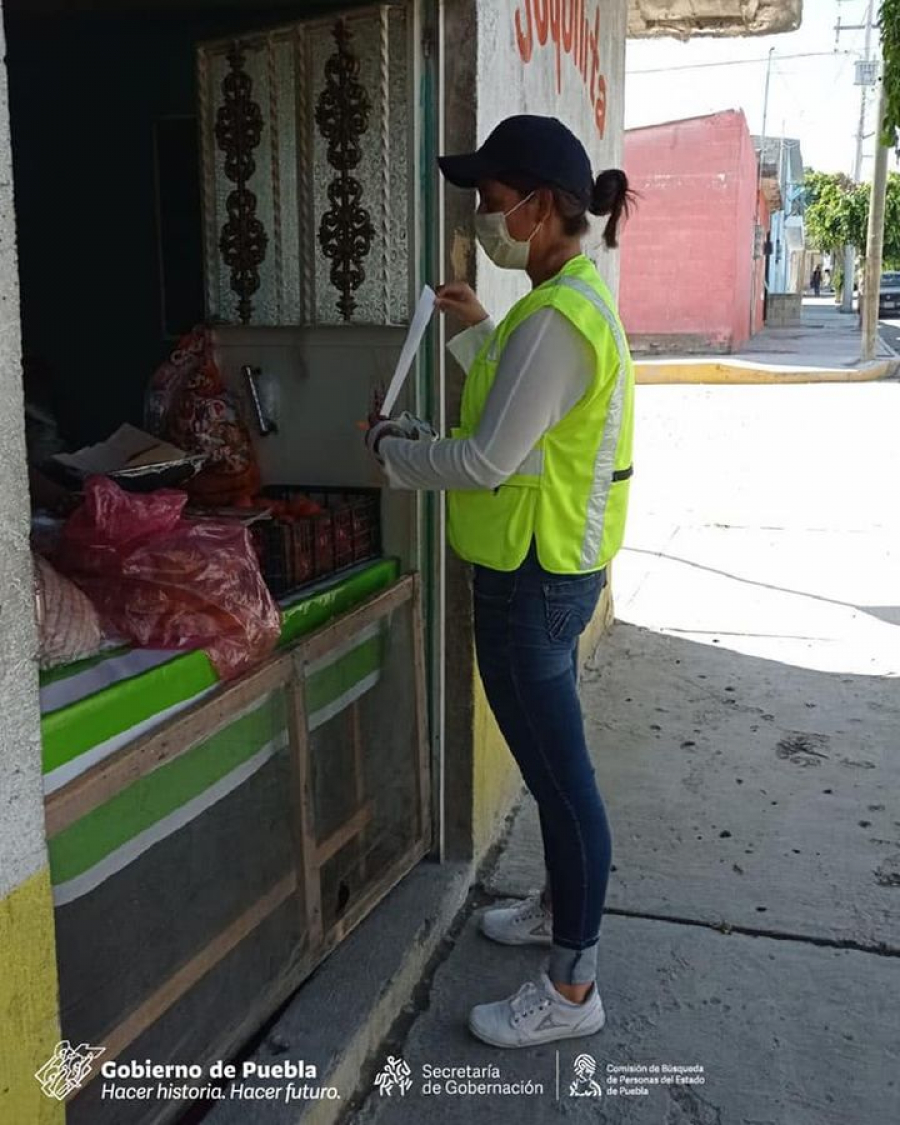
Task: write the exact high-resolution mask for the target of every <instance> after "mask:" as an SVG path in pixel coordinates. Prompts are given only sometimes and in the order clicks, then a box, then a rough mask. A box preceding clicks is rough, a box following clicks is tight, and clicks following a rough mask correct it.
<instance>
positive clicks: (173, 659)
mask: <svg viewBox="0 0 900 1125" xmlns="http://www.w3.org/2000/svg"><path fill="white" fill-rule="evenodd" d="M398 575H399V565H398V563H397V562H396V560H393V559H386V560H379V561H378V562H375V563H372V564H369V565H366V566H363V567H361V568H359V569H358V570H357V571H355V572H352V573H349V574H348V575H346V576H344V577H343V578H340V579H338V580H335V581H332V582H331V583H329V584H327V585H325V586H323V587H321V588H319V589H317V590H313V591H311V592H309V593H307V594H306V595H304V596H302V597H301V598H300V599H298V600H297V601H296V602H294V603H293V604H289V605H287V606H285V607H284V610H283V627H282V640H281V643H282V644H287V643H289V642H290V641H293V640H295V639H296V638H298V637H300V636H303V635H305V634H307V633H310V632H312V631H313V630H315V629H317V628H319V627H321V626H322V625H323V624H325V623H326V622H328V621H329V620H331V619H332V618H334V617H335V616H337V615H338V614H340V613H343V612H345V611H346V610H348V609H350V608H351V607H353V606H354V605H357V604H359V603H360V602H362V601H364V600H365V599H366V598H367V597H369V596H370V595H371V594H373V593H375V592H377V591H378V590H380V589H384V588H385V587H387V586H389V585H390V584H391V583H392V582H394V581H395V580H396V578H397V577H398ZM382 645H383V634H382V632H381V630H380V628H379V627H378V626H375V627H372V628H369V629H366V630H364V631H362V632H361V633H359V634H357V635H356V636H355V637H353V638H352V639H351V640H350V641H349V642H347V643H346V644H345V645H343V646H342V647H341V649H340V650H338V651H336V652H334V653H331V654H329V655H328V656H327V657H325V658H323V659H322V660H319V661H317V662H316V663H315V664H313V665H311V666H310V668H309V678H308V680H307V700H306V702H307V713H308V715H309V725H310V728H311V729H314V728H315V727H317V726H319V725H321V724H322V723H324V722H327V721H328V719H329V718H332V717H333V716H334V715H336V714H338V713H340V711H341V710H343V709H344V708H345V707H346V706H348V705H349V703H351V702H352V701H353V700H354V699H357V698H359V697H360V696H361V695H362V694H364V693H365V692H366V691H368V690H369V688H371V687H372V686H373V685H374V684H375V682H376V681H377V679H378V675H379V668H380V666H381V655H382ZM66 673H68V674H66ZM129 673H130V674H129ZM107 681H112V682H107ZM98 682H99V683H106V686H104V687H102V688H101V689H100V690H97V691H94V692H93V693H91V694H85V695H81V694H80V692H81V691H82V690H84V689H89V687H90V685H91V684H92V683H93V684H97V683H98ZM216 683H217V678H216V675H215V672H214V671H213V669H212V666H211V664H210V662H209V659H208V658H207V656H206V655H205V653H202V652H191V653H184V654H176V655H174V656H173V654H171V653H165V654H161V653H157V654H147V653H138V652H137V651H136V650H134V651H126V652H121V651H117V652H115V653H110V654H109V655H108V656H107V657H106V658H105V659H102V658H101V659H100V660H99V661H96V660H95V661H89V662H83V663H82V664H80V665H74V666H71V667H70V668H69V669H66V670H64V672H63V674H62V675H60V674H59V673H57V674H55V675H50V676H46V677H42V682H41V690H42V702H43V703H44V704H46V703H48V702H49V703H51V704H52V703H53V702H57V703H59V702H60V701H66V700H69V702H64V705H63V706H58V707H56V709H53V710H48V711H46V712H45V714H44V715H43V718H42V727H43V739H44V743H43V749H44V783H45V791H46V792H48V793H49V792H53V791H54V790H55V789H58V788H59V787H60V786H62V785H64V784H66V783H67V782H68V781H70V780H72V778H74V777H77V776H78V775H79V774H81V773H83V772H84V771H85V770H86V769H88V768H89V767H90V766H92V765H94V764H95V763H96V762H98V761H102V760H103V759H104V758H106V757H108V756H109V755H111V754H113V753H115V751H116V750H118V749H119V748H120V747H121V746H122V745H125V744H127V743H128V742H129V741H131V740H132V739H133V738H135V737H137V736H138V735H139V734H141V733H143V732H144V731H146V730H149V729H152V728H153V726H155V725H157V724H158V723H159V722H161V721H163V720H164V719H165V718H168V717H169V716H171V715H172V714H175V713H177V712H178V711H180V710H182V709H184V708H185V707H187V706H190V705H191V704H192V703H194V702H195V701H196V700H197V699H199V698H202V696H204V695H205V694H207V693H209V692H210V691H212V690H214V688H215V685H216ZM286 745H287V729H286V715H285V702H284V693H283V692H282V691H277V692H273V693H272V694H270V695H268V696H267V697H265V698H264V699H263V700H258V701H255V702H254V704H253V705H252V707H251V708H250V709H249V710H248V711H247V712H245V713H244V714H243V715H241V716H239V717H238V718H237V719H235V721H234V722H233V723H231V724H229V726H228V727H227V728H225V729H224V730H221V731H219V732H218V733H216V734H215V735H213V736H212V737H210V738H209V739H207V740H206V741H204V742H202V743H200V744H198V745H197V746H194V747H193V748H192V749H191V750H189V751H188V752H187V753H185V754H183V755H181V756H180V757H178V758H177V759H175V760H174V761H171V762H167V763H165V764H163V765H162V766H160V767H159V768H157V769H156V770H154V771H153V772H152V773H150V774H147V775H146V776H144V777H142V778H140V779H139V780H137V781H136V782H134V783H133V784H132V785H130V786H128V788H127V789H125V790H123V791H121V792H120V793H117V794H116V795H115V796H114V797H113V798H111V799H110V800H109V801H107V802H106V803H105V804H103V805H101V806H99V807H98V808H96V809H93V810H92V811H91V812H89V813H87V814H86V815H85V816H84V817H82V818H81V819H80V820H78V821H76V822H75V823H74V824H71V825H69V827H67V828H65V829H64V830H63V831H61V832H59V833H58V834H57V835H55V836H53V837H51V839H50V840H49V852H50V871H51V876H52V880H53V884H54V897H55V900H56V903H57V905H58V906H62V905H65V904H66V903H69V902H72V901H74V900H75V899H76V898H80V897H81V896H83V895H85V894H87V893H89V892H90V891H91V890H93V889H94V888H95V887H97V886H99V885H100V884H101V883H102V882H104V881H105V880H106V879H108V878H110V877H111V876H112V875H114V874H115V873H116V872H118V871H121V870H122V869H123V868H124V867H126V866H127V865H128V864H129V863H131V862H132V861H133V860H134V859H136V858H137V857H138V856H139V855H142V854H143V853H144V852H146V851H147V850H148V849H149V848H151V847H153V845H154V844H155V843H157V842H158V841H160V840H162V839H165V838H166V837H167V836H169V835H171V834H172V833H173V832H176V831H177V830H178V829H179V828H180V827H182V826H183V825H185V824H187V823H189V822H190V821H191V820H192V819H194V818H195V817H197V816H199V815H200V813H202V812H203V811H204V810H205V809H207V808H210V807H211V806H212V805H213V804H215V803H216V802H217V801H219V800H221V799H222V798H223V797H224V796H226V795H227V794H228V793H230V792H232V791H233V790H234V789H236V788H237V787H238V786H239V785H241V784H242V783H243V782H244V781H245V780H247V779H248V778H249V777H251V776H252V775H253V774H254V773H256V771H257V770H259V769H260V768H261V767H262V766H263V765H264V764H265V763H266V762H267V761H268V760H269V759H270V758H271V757H272V756H273V755H274V754H276V753H277V752H278V751H279V750H281V749H284V747H285V746H286Z"/></svg>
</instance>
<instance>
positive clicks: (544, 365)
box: [378, 308, 594, 490]
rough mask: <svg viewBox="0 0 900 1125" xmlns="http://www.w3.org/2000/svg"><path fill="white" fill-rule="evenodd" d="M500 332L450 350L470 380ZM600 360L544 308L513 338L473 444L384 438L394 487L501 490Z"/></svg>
mask: <svg viewBox="0 0 900 1125" xmlns="http://www.w3.org/2000/svg"><path fill="white" fill-rule="evenodd" d="M494 328H495V325H494V324H493V322H492V321H491V320H490V319H487V320H483V321H482V322H481V323H480V324H476V325H474V326H473V327H471V328H467V329H466V330H465V331H464V332H461V333H460V334H459V335H458V336H456V337H454V339H453V340H452V341H451V342H450V343H449V345H448V350H449V351H450V352H451V354H452V355H453V356H454V358H455V359H456V360H457V362H458V363H459V364H460V365H461V366H462V368H463V369H464V370H465V371H466V372H467V373H468V371H469V368H470V367H471V365H472V363H473V362H474V360H475V357H476V356H477V355H478V352H479V351H480V350H481V348H482V346H483V345H484V343H485V341H486V340H487V339H488V338H489V337H490V335H491V334H492V333H493V331H494ZM593 371H594V354H593V349H592V347H591V345H590V344H589V343H588V340H587V338H586V337H585V336H584V335H582V333H581V332H579V331H578V329H577V328H576V327H575V325H574V324H572V322H571V321H570V320H569V319H568V317H566V316H565V315H564V314H563V313H561V312H559V311H558V310H557V309H554V308H542V309H539V310H538V311H537V312H535V313H533V314H532V315H531V316H529V317H528V318H527V319H526V320H524V321H523V322H522V323H521V324H520V325H519V327H518V328H516V329H515V331H514V332H513V333H512V334H511V335H510V337H509V340H508V341H507V343H506V346H505V347H504V349H503V351H502V353H501V355H500V362H499V363H498V365H497V372H496V375H495V377H494V382H493V384H492V385H491V389H490V392H489V394H488V398H487V402H486V403H485V407H484V412H483V414H482V416H481V419H480V420H479V423H478V429H477V431H476V432H475V433H474V434H473V435H472V436H471V437H467V438H445V439H442V440H439V441H409V440H406V439H404V438H387V437H386V438H384V439H383V440H382V441H381V443H380V444H379V448H378V452H379V456H380V459H381V461H382V463H383V466H384V472H385V475H386V476H387V480H388V484H389V486H390V487H391V488H406V489H424V490H435V489H436V490H442V489H449V488H453V489H458V488H479V489H483V488H496V487H497V485H499V484H502V483H503V481H505V480H506V479H507V478H508V477H511V476H512V475H513V474H514V473H515V472H516V470H517V469H518V468H519V466H520V465H521V464H522V462H523V461H524V460H525V458H526V457H527V456H528V454H529V453H530V452H531V450H532V449H533V448H534V446H535V445H536V444H537V441H538V439H539V438H540V437H541V436H542V434H544V433H545V432H546V431H547V430H548V429H550V427H551V426H554V425H556V423H557V422H559V421H560V419H561V418H563V417H564V416H565V415H566V414H567V413H568V412H569V411H570V410H571V409H572V407H573V406H575V404H576V403H577V402H578V400H579V399H580V398H581V397H582V396H583V395H584V394H585V392H586V391H587V389H588V387H589V386H590V383H591V379H592V377H593Z"/></svg>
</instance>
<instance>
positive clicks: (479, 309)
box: [435, 281, 488, 328]
mask: <svg viewBox="0 0 900 1125" xmlns="http://www.w3.org/2000/svg"><path fill="white" fill-rule="evenodd" d="M435 292H436V294H437V300H436V301H435V306H436V307H437V308H438V309H440V311H441V312H448V313H452V314H453V315H454V316H455V317H456V319H457V320H458V321H459V322H460V323H461V324H463V325H464V326H465V327H466V328H471V327H472V325H473V324H480V323H481V322H482V321H483V320H487V315H488V314H487V313H486V312H485V310H484V307H483V305H482V304H481V302H480V301H479V300H478V298H477V297H476V296H475V292H474V290H473V289H472V287H471V285H467V284H466V283H465V282H464V281H450V282H448V283H447V284H446V285H439V286H438V287H437V289H436V290H435Z"/></svg>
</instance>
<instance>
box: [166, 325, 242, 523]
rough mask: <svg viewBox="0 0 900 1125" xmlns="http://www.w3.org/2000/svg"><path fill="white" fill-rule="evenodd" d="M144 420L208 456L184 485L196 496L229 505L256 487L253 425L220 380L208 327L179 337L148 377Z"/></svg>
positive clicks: (180, 444) (188, 448)
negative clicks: (198, 470) (175, 345)
mask: <svg viewBox="0 0 900 1125" xmlns="http://www.w3.org/2000/svg"><path fill="white" fill-rule="evenodd" d="M144 424H145V426H146V428H147V430H148V431H149V432H150V433H152V434H155V435H156V436H158V437H162V438H165V440H166V441H170V442H174V444H175V445H177V446H178V447H179V448H181V449H184V450H186V451H187V452H189V453H197V454H203V456H204V457H205V458H206V462H205V465H204V468H203V469H201V471H200V472H199V473H198V474H197V476H196V477H194V478H193V480H191V482H190V483H189V484H188V485H187V486H186V487H187V489H188V492H189V493H190V494H191V496H192V497H193V498H194V499H195V500H197V501H199V502H201V503H208V504H212V505H221V506H227V505H228V504H231V503H233V502H234V501H235V500H237V499H238V498H239V497H241V496H252V495H253V494H254V493H255V492H257V491H258V489H259V483H260V475H259V466H258V464H257V460H256V453H255V451H254V449H253V442H252V441H251V438H250V431H249V430H248V429H247V427H246V425H245V424H244V421H243V419H242V418H241V416H240V413H239V411H238V407H237V403H236V402H235V400H234V398H233V396H232V395H231V394H230V393H229V391H228V390H227V389H226V387H225V384H224V382H223V381H222V376H221V374H220V372H219V369H218V367H217V365H216V361H215V358H214V356H213V347H212V338H211V335H210V332H209V329H207V328H205V327H204V326H203V325H198V326H197V327H196V328H194V329H192V331H190V332H188V333H187V335H186V336H183V337H182V338H181V339H180V340H179V341H178V347H177V348H176V349H175V351H174V352H172V354H171V356H170V357H169V359H167V360H166V362H165V363H163V364H162V365H161V366H160V367H159V368H158V370H157V371H156V372H155V374H154V375H153V378H152V379H151V380H150V386H149V387H148V389H147V395H146V399H145V404H144Z"/></svg>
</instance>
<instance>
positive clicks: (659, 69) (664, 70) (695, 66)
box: [625, 51, 859, 75]
mask: <svg viewBox="0 0 900 1125" xmlns="http://www.w3.org/2000/svg"><path fill="white" fill-rule="evenodd" d="M857 54H859V52H858V51H804V52H803V53H802V54H799V55H775V61H777V62H781V61H782V60H784V59H820V58H825V57H829V58H832V57H834V58H836V57H837V56H839V55H857ZM768 61H769V56H768V55H763V56H762V57H761V58H758V59H729V60H728V61H727V62H705V63H685V64H684V65H682V66H654V67H648V68H647V69H646V70H626V71H625V73H626V75H628V74H668V73H669V72H670V71H673V70H703V69H705V68H706V67H713V66H742V65H746V64H747V63H761V62H768Z"/></svg>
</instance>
